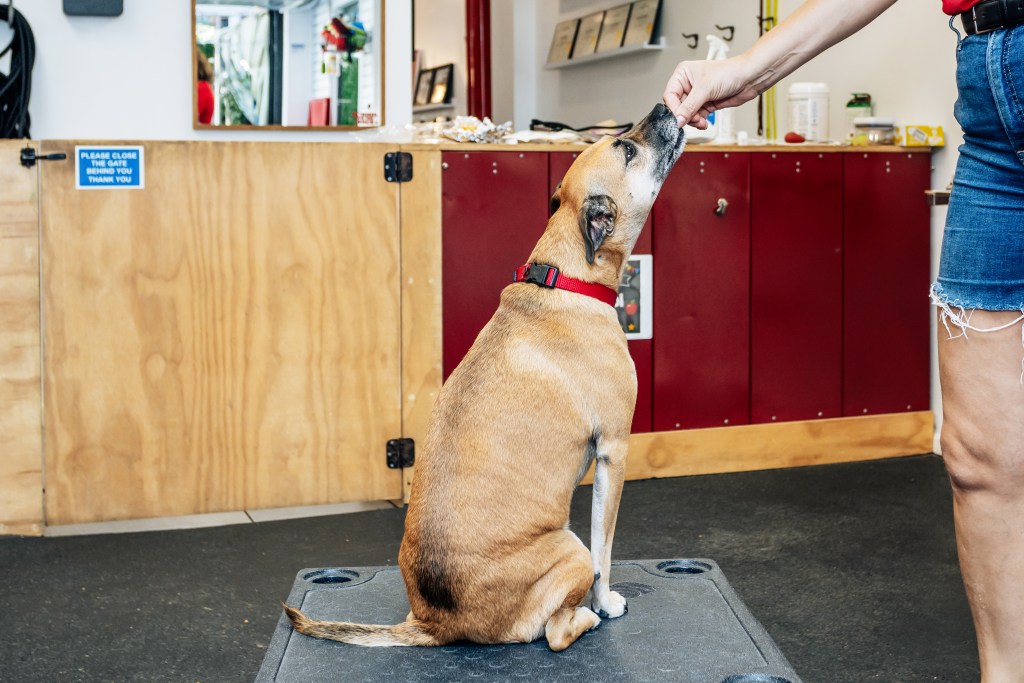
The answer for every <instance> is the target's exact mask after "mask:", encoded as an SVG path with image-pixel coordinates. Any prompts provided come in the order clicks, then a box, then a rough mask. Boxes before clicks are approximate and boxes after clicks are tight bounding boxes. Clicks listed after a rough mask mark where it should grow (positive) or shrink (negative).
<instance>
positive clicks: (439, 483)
mask: <svg viewBox="0 0 1024 683" xmlns="http://www.w3.org/2000/svg"><path fill="white" fill-rule="evenodd" d="M682 147H683V134H682V132H681V130H680V129H679V128H678V126H677V125H676V121H675V117H674V116H673V115H672V114H671V113H670V112H669V110H668V109H667V108H666V107H665V106H664V105H660V104H659V105H658V106H657V107H655V109H654V110H653V111H652V112H651V113H650V114H649V115H648V116H647V117H646V118H645V119H644V120H643V121H642V122H640V123H639V124H638V125H637V126H636V127H634V128H633V129H632V130H631V131H630V132H629V133H627V134H625V135H623V136H622V137H620V138H604V139H602V140H601V141H599V142H597V143H596V144H594V145H593V146H591V147H590V148H588V149H587V150H586V151H584V152H583V153H582V154H580V156H579V158H578V159H577V160H576V161H575V163H573V165H572V167H571V168H570V169H569V171H568V172H567V173H566V175H565V179H564V180H563V181H562V184H561V186H560V189H559V191H558V192H557V193H556V197H553V198H552V201H553V202H555V201H556V200H557V201H558V203H559V205H558V208H557V210H555V212H554V214H553V215H552V216H551V219H550V220H549V222H548V226H547V230H546V231H545V232H544V234H543V236H542V237H541V238H540V241H539V242H538V243H537V246H536V247H535V248H534V250H533V254H532V255H531V256H530V262H531V263H537V264H547V265H552V266H557V268H558V269H559V270H560V272H561V276H562V277H567V278H573V279H576V280H581V281H585V282H588V283H599V284H600V285H604V287H606V288H608V289H610V290H615V289H617V288H618V282H619V278H620V277H621V274H622V270H623V267H624V266H625V263H626V259H627V257H628V256H629V254H630V251H631V250H632V249H633V245H634V244H635V243H636V240H637V237H638V236H639V235H640V231H641V229H642V228H643V225H644V222H645V221H646V219H647V214H648V212H649V211H650V209H651V206H652V204H653V203H654V199H655V197H656V196H657V194H658V191H659V189H660V188H661V184H662V182H663V181H664V180H665V177H666V176H667V175H668V172H669V171H670V170H671V168H672V165H673V164H674V163H675V161H676V159H677V158H678V157H679V154H680V153H681V151H682ZM542 272H545V273H546V271H543V270H542ZM599 289H600V288H599ZM612 296H614V293H613V294H612ZM635 403H636V372H635V370H634V367H633V361H632V359H631V358H630V355H629V350H628V349H627V347H626V338H625V336H624V335H623V332H622V329H621V328H620V326H619V322H618V319H617V317H616V313H615V309H614V308H613V307H612V306H611V305H609V304H608V303H605V302H602V301H599V300H597V299H595V298H592V297H591V296H586V295H583V294H579V293H576V292H573V291H563V290H562V289H555V288H546V287H542V286H537V284H532V283H530V282H519V283H516V284H512V285H509V286H508V287H506V288H505V290H504V291H503V292H502V294H501V303H500V305H499V306H498V310H497V312H496V313H495V314H494V317H493V318H492V319H491V321H490V322H489V323H488V324H487V326H486V327H484V329H483V331H481V332H480V335H479V336H478V337H477V339H476V342H475V343H474V344H473V346H472V348H471V349H470V350H469V352H468V353H467V354H466V357H465V358H464V359H463V361H462V363H461V364H459V366H458V367H457V368H456V369H455V371H454V372H453V373H452V374H451V377H449V378H448V381H447V382H446V383H445V385H444V387H443V388H442V389H441V393H440V396H439V397H438V400H437V404H436V405H435V407H434V413H433V416H432V424H431V428H430V432H429V434H428V435H427V439H426V443H425V444H424V446H423V447H422V450H421V451H420V453H419V454H418V456H419V457H418V458H417V461H416V478H415V480H414V483H413V488H412V498H411V501H410V504H409V510H408V513H407V515H406V520H405V536H404V538H403V540H402V548H401V552H400V553H399V564H400V566H401V569H402V575H403V577H404V579H405V585H406V589H407V591H408V594H409V604H410V606H411V607H412V611H411V612H410V613H409V616H408V617H407V618H406V621H405V622H404V623H401V624H398V625H396V626H372V625H364V624H350V623H343V622H322V621H314V620H311V619H308V618H307V617H305V616H304V615H303V614H302V613H301V612H299V611H298V610H295V609H292V608H290V607H286V612H287V614H288V616H289V617H290V618H291V620H292V623H293V625H294V627H295V629H296V630H297V631H299V632H300V633H305V634H308V635H311V636H315V637H318V638H328V639H331V640H339V641H342V642H346V643H355V644H359V645H376V646H384V645H442V644H445V643H450V642H453V641H456V640H471V641H474V642H477V643H507V642H530V641H533V640H536V639H537V638H539V637H540V636H541V635H546V637H547V641H548V645H549V646H550V647H551V649H552V650H563V649H565V648H566V647H568V646H569V645H571V644H572V643H573V642H574V641H575V640H576V639H577V638H578V637H579V636H580V634H582V633H583V632H584V631H586V630H588V629H591V628H594V627H595V626H597V625H598V624H599V623H600V620H601V617H609V618H614V617H618V616H621V615H622V614H623V613H625V611H626V601H625V599H623V597H622V596H621V595H619V594H618V593H615V592H614V591H612V590H611V589H610V588H609V583H608V579H609V568H610V563H611V549H612V535H613V533H614V531H615V518H616V515H617V513H618V508H619V497H620V494H621V493H622V482H623V473H624V470H625V465H626V451H627V447H628V443H629V432H630V424H631V422H632V419H633V408H634V405H635ZM593 462H596V467H595V472H594V491H593V503H592V529H593V531H592V534H591V549H590V551H589V552H588V550H587V548H586V546H584V545H583V543H582V542H581V541H580V539H579V538H578V537H577V536H576V535H575V534H573V533H572V532H571V531H569V530H568V523H569V504H570V500H571V498H572V494H573V490H574V489H575V488H576V485H577V484H578V483H579V481H580V479H582V477H583V475H584V474H585V473H586V471H587V469H588V468H589V467H590V465H591V463H593ZM591 590H592V599H591V606H592V607H593V611H592V610H591V609H588V608H587V607H584V606H582V603H583V600H584V598H585V596H586V595H587V593H588V591H591Z"/></svg>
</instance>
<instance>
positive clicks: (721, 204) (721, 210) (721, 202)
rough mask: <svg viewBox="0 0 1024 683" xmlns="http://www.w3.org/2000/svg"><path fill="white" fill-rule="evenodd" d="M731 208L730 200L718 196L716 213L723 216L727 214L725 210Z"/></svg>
mask: <svg viewBox="0 0 1024 683" xmlns="http://www.w3.org/2000/svg"><path fill="white" fill-rule="evenodd" d="M728 208H729V202H727V201H726V200H725V198H724V197H719V198H718V206H716V207H715V215H716V216H718V217H719V218H721V217H722V216H724V215H725V210H726V209H728Z"/></svg>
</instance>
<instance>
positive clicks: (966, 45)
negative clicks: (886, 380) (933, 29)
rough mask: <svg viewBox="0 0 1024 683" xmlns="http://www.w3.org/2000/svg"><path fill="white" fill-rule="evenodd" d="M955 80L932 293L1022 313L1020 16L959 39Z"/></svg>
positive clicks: (941, 299)
mask: <svg viewBox="0 0 1024 683" xmlns="http://www.w3.org/2000/svg"><path fill="white" fill-rule="evenodd" d="M951 26H952V24H951ZM956 81H957V89H958V91H959V97H958V99H957V101H956V105H955V108H954V114H955V115H956V120H957V121H958V122H959V123H960V126H961V128H963V131H964V143H963V144H962V145H961V146H960V158H959V159H958V161H957V166H956V175H955V176H954V178H953V189H952V192H951V194H950V198H949V211H948V213H947V217H946V226H945V231H944V232H943V236H942V256H941V259H940V263H939V276H938V280H937V281H936V282H935V283H934V284H933V285H932V300H933V301H934V302H935V303H936V304H937V305H939V306H940V307H942V309H943V312H944V313H947V314H949V313H951V310H950V309H951V308H952V309H958V310H959V313H960V316H956V317H962V315H963V313H964V311H965V309H982V310H989V311H1021V313H1022V317H1024V24H1020V25H1018V26H1015V27H1013V28H1010V29H1000V30H998V31H993V32H992V33H987V34H981V35H973V36H967V37H965V38H964V39H963V40H960V41H959V45H958V46H957V71H956Z"/></svg>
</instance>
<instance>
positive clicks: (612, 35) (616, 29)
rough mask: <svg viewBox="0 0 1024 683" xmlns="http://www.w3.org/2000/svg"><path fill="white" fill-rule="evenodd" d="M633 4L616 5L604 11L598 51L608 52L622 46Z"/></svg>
mask: <svg viewBox="0 0 1024 683" xmlns="http://www.w3.org/2000/svg"><path fill="white" fill-rule="evenodd" d="M630 7H632V5H622V6H621V7H615V8H612V9H610V10H608V11H607V12H605V13H604V23H603V24H601V37H600V38H599V39H598V41H597V51H598V53H601V52H608V51H610V50H617V49H618V48H620V47H622V38H623V37H624V36H625V35H626V22H627V21H628V20H629V10H630Z"/></svg>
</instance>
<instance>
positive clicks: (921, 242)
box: [843, 152, 931, 416]
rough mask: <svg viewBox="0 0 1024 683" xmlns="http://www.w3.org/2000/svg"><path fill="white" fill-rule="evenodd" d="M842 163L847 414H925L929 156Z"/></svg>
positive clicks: (850, 157) (847, 158)
mask: <svg viewBox="0 0 1024 683" xmlns="http://www.w3.org/2000/svg"><path fill="white" fill-rule="evenodd" d="M843 159H844V163H845V167H844V181H843V183H844V187H845V205H844V217H843V229H844V234H843V251H844V254H845V260H844V267H843V278H844V284H843V414H844V415H851V416H852V415H864V414H866V413H896V412H902V411H907V410H927V409H928V405H929V370H930V367H929V344H930V341H929V331H928V330H929V321H930V318H929V316H930V315H931V311H930V306H929V305H928V285H929V264H930V259H929V251H930V244H931V242H930V240H931V237H930V235H931V227H930V216H929V210H928V202H927V200H926V199H925V195H924V191H925V190H926V189H928V187H929V185H930V184H931V155H930V154H927V153H913V154H911V153H906V152H899V153H892V154H880V153H851V154H844V155H843Z"/></svg>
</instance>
